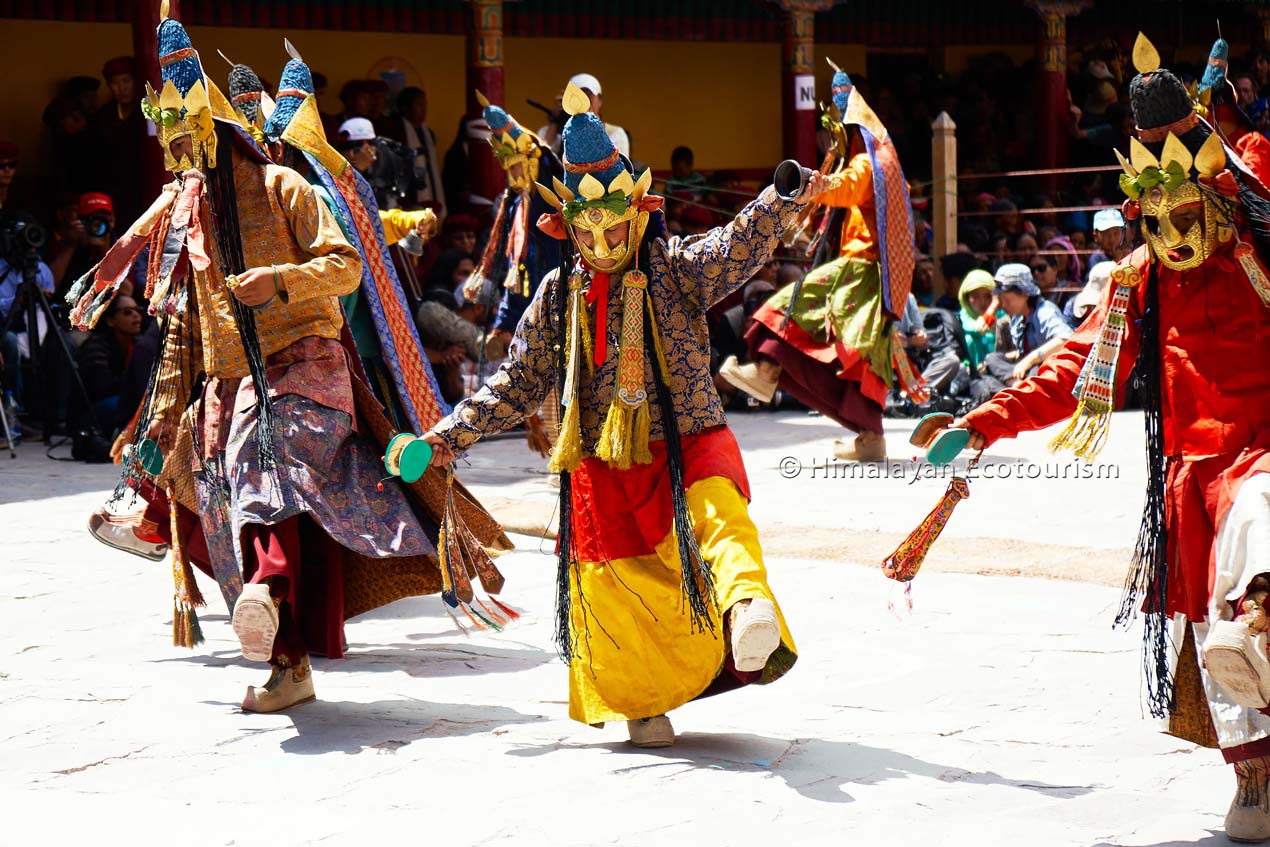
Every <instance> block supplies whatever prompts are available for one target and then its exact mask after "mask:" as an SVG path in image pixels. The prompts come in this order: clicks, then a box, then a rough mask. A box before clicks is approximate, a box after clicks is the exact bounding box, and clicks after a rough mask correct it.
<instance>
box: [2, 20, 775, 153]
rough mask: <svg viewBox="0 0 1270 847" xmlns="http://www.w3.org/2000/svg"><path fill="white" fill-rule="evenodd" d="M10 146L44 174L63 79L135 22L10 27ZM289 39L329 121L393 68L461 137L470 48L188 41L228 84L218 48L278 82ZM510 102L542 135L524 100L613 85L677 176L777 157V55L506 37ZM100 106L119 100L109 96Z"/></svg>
mask: <svg viewBox="0 0 1270 847" xmlns="http://www.w3.org/2000/svg"><path fill="white" fill-rule="evenodd" d="M0 26H2V27H3V29H4V32H5V42H6V49H5V50H3V51H0V79H3V80H4V82H5V85H4V86H3V87H0V138H6V139H11V140H13V141H15V142H17V143H18V144H20V145H21V147H22V167H23V168H24V169H27V171H28V173H30V172H32V171H35V172H39V171H42V170H44V167H43V162H42V161H41V159H40V148H41V139H42V137H43V133H44V128H43V125H42V124H41V122H40V114H41V112H42V111H43V109H44V106H45V104H47V103H48V101H49V100H50V99H51V98H52V97H53V96H54V94H55V93H56V91H57V87H58V84H59V82H60V81H61V80H64V79H65V78H67V77H70V76H74V75H91V76H96V75H97V74H98V73H99V72H100V69H101V66H102V64H103V63H104V62H105V61H106V60H107V59H109V58H111V57H112V56H117V55H121V54H127V53H130V52H131V49H132V40H131V30H130V28H129V27H128V26H127V25H125V24H91V23H63V22H56V21H20V20H5V21H3V22H0ZM284 35H285V36H288V37H290V38H291V39H292V40H293V42H294V43H295V45H296V47H297V48H298V49H299V50H300V51H301V53H302V54H303V55H304V59H305V61H306V62H308V64H309V65H310V67H312V68H313V69H315V70H319V71H321V72H322V73H324V74H326V76H327V78H328V79H329V80H330V81H331V87H330V90H329V91H328V92H327V93H326V96H325V98H324V99H323V101H322V106H323V109H324V110H325V111H329V112H336V111H339V109H340V103H339V100H338V98H337V96H336V95H337V94H338V93H339V87H340V85H342V84H343V82H344V81H345V80H347V79H351V78H362V77H365V76H367V75H368V74H369V73H370V72H371V70H372V69H373V68H375V67H376V66H377V65H379V63H381V62H382V61H384V60H390V59H396V60H397V63H398V65H399V67H401V69H402V70H405V71H406V73H407V78H408V80H409V81H410V82H411V83H414V84H418V83H420V82H421V83H422V84H423V85H424V87H425V88H426V89H427V90H428V95H429V104H430V105H429V109H430V112H429V123H430V124H431V125H432V127H433V129H434V130H435V132H436V133H437V138H438V142H439V145H440V146H441V148H442V149H443V150H444V149H445V148H447V147H448V146H449V143H450V140H451V139H452V138H453V137H454V132H455V128H456V126H457V123H458V119H459V116H460V115H461V114H462V110H463V98H464V91H463V86H464V64H465V62H464V39H463V38H462V37H461V36H453V35H445V36H433V35H415V34H393V33H343V32H332V31H322V30H305V31H298V32H289V31H285V30H277V29H229V28H221V27H191V29H190V36H191V38H192V39H193V41H194V44H195V46H196V47H197V48H198V49H199V51H200V53H201V55H202V56H203V59H204V61H205V62H206V63H207V66H208V67H209V69H210V70H211V72H212V74H213V76H214V78H215V79H216V80H217V81H218V82H219V83H220V84H221V85H222V86H223V85H224V79H225V76H226V73H227V71H228V67H227V66H226V65H225V63H224V62H223V61H221V59H220V58H219V57H217V56H216V49H217V48H219V49H221V50H224V51H225V53H226V55H228V56H229V57H230V58H232V59H233V60H234V61H237V62H245V63H247V64H249V65H251V66H252V67H254V68H255V69H256V71H257V72H258V73H260V74H261V76H262V77H264V78H266V79H267V80H268V81H269V82H270V83H272V84H275V85H276V84H277V81H278V78H279V76H280V75H281V72H282V66H283V64H285V60H286V54H285V53H284V51H283V49H282V38H283V36H284ZM504 48H505V54H506V56H505V59H506V71H505V74H506V84H507V100H508V104H509V105H510V106H511V109H512V111H513V113H514V114H516V115H517V116H518V117H519V118H520V119H521V120H523V121H525V122H526V123H530V124H533V125H534V126H535V127H536V126H537V125H538V124H539V123H540V120H539V118H540V113H538V112H537V111H536V110H534V109H532V108H530V107H529V106H528V105H526V104H525V102H524V101H525V98H526V97H533V98H534V99H537V100H540V101H543V102H550V101H551V100H552V99H553V98H554V97H555V94H556V92H557V91H558V90H559V89H560V88H561V87H562V86H563V85H564V82H565V81H566V80H567V79H568V78H569V77H570V76H572V75H573V74H574V73H577V72H579V71H587V72H590V73H593V74H595V75H596V76H597V77H599V79H600V80H601V81H602V82H603V84H604V87H605V91H604V94H605V101H606V107H605V113H606V114H605V116H606V117H607V118H608V119H609V120H610V121H612V122H615V123H620V124H622V125H624V126H625V127H626V128H627V130H628V131H629V132H630V134H631V136H632V138H633V145H634V149H633V152H634V153H635V155H636V156H637V157H638V158H640V159H642V160H644V161H646V162H647V163H648V164H650V165H652V166H654V167H668V166H669V163H670V151H671V150H672V149H673V148H674V147H675V146H676V145H679V144H687V145H689V146H691V147H692V148H693V149H694V150H695V151H696V154H697V164H698V166H699V167H703V168H738V167H756V166H765V165H767V164H770V163H772V162H775V161H778V160H779V159H780V152H781V151H780V143H781V142H780V138H781V133H780V45H778V44H752V43H743V44H724V43H688V42H651V41H613V40H591V41H582V40H567V39H508V40H507V41H506V42H505V44H504ZM101 94H102V95H103V96H102V100H103V102H104V101H105V99H107V97H108V95H107V94H106V92H105V88H104V87H103V88H102V90H101Z"/></svg>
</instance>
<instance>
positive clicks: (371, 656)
mask: <svg viewBox="0 0 1270 847" xmlns="http://www.w3.org/2000/svg"><path fill="white" fill-rule="evenodd" d="M555 660H556V654H555V653H553V652H548V651H546V650H539V649H537V648H534V647H526V648H524V649H516V648H511V647H493V646H490V645H488V644H476V643H458V644H429V645H427V646H424V645H420V644H404V643H397V644H375V645H360V644H352V645H350V646H349V652H348V653H345V654H344V658H342V659H322V658H320V657H317V656H315V657H314V658H313V669H314V670H315V671H317V672H318V674H319V676H318V679H319V683H318V684H319V685H321V682H320V679H321V675H322V674H328V673H386V672H393V671H400V672H401V673H404V674H406V675H408V676H411V677H414V678H416V679H438V678H444V677H451V676H466V675H468V674H503V673H518V672H520V671H526V670H530V669H531V668H536V667H538V666H539V665H545V664H547V663H548V662H553V661H555ZM154 661H155V662H156V663H160V664H162V663H167V662H184V663H189V664H196V665H204V666H206V667H214V668H223V667H229V666H232V665H239V664H242V665H244V666H248V667H259V668H262V669H264V670H266V671H267V669H265V668H264V665H263V664H261V663H256V662H247V661H246V660H245V659H243V658H242V654H241V653H240V652H239V651H238V650H235V649H228V650H216V651H213V652H210V653H193V654H188V655H184V656H171V657H167V658H163V659H155V660H154Z"/></svg>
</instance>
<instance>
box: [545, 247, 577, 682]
mask: <svg viewBox="0 0 1270 847" xmlns="http://www.w3.org/2000/svg"><path fill="white" fill-rule="evenodd" d="M572 272H573V249H572V246H571V243H570V242H568V241H566V242H565V244H564V247H563V248H562V249H561V251H560V270H559V272H558V275H557V277H556V286H555V300H554V302H553V303H552V306H553V307H554V310H555V320H556V345H555V353H556V384H557V385H559V386H560V387H561V388H563V387H564V379H565V372H566V370H567V361H568V352H569V350H568V338H569V275H570V274H571V273H572ZM565 399H567V398H565V397H564V392H563V391H561V400H562V401H563V400H565ZM560 417H561V418H564V407H563V404H562V405H561V409H560ZM559 511H560V526H559V529H558V530H557V533H556V556H557V563H556V632H555V642H556V650H557V651H558V652H559V654H560V658H561V659H564V661H565V663H566V664H568V663H570V662H572V661H573V656H574V653H575V649H574V648H575V647H576V646H577V634H576V633H574V632H573V626H572V620H573V608H572V606H573V603H572V598H571V582H572V581H573V579H574V576H575V574H576V570H577V567H576V564H575V563H574V561H573V483H572V480H571V479H570V475H569V472H568V471H561V472H560V510H559ZM578 591H579V592H581V591H582V583H581V582H580V581H579V582H578Z"/></svg>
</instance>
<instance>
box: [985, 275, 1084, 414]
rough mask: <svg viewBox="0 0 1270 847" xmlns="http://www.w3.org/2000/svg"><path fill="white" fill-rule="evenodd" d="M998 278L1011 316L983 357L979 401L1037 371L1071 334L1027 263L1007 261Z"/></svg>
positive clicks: (1003, 304)
mask: <svg viewBox="0 0 1270 847" xmlns="http://www.w3.org/2000/svg"><path fill="white" fill-rule="evenodd" d="M995 279H996V288H995V289H994V291H995V293H996V295H997V297H998V299H999V300H1000V303H1001V308H1002V309H1003V310H1005V313H1006V314H1007V315H1008V316H1009V318H1010V319H1009V322H1008V323H1005V331H1003V332H1001V331H999V332H998V335H997V349H996V350H994V351H993V352H992V353H989V354H988V355H987V357H986V358H985V359H984V363H985V367H984V371H985V379H983V380H981V381H980V383H979V384H978V385H977V386H976V389H977V390H976V401H977V402H982V401H983V400H986V399H987V398H988V397H990V396H991V395H992V394H993V393H995V392H996V391H998V390H999V389H1001V388H1004V387H1009V386H1011V385H1014V384H1015V383H1017V382H1018V381H1019V380H1021V379H1023V378H1025V377H1027V376H1028V375H1030V374H1032V373H1035V371H1036V369H1037V368H1039V367H1040V366H1041V363H1042V362H1044V361H1045V360H1046V359H1047V358H1049V357H1050V356H1051V355H1053V354H1054V353H1055V352H1057V351H1058V350H1059V349H1060V348H1061V347H1062V346H1063V344H1065V343H1066V342H1067V339H1068V338H1070V337H1071V335H1072V328H1071V327H1070V326H1069V325H1068V324H1067V321H1065V320H1063V314H1062V312H1060V311H1059V310H1058V307H1057V306H1055V305H1054V304H1053V303H1051V302H1050V301H1049V300H1046V299H1045V298H1044V297H1043V296H1042V295H1041V289H1040V288H1038V287H1037V285H1036V281H1035V280H1033V279H1032V272H1031V270H1030V269H1029V268H1028V267H1027V266H1026V265H1020V264H1009V265H1004V266H1002V267H1001V269H1000V270H998V271H997V273H996V277H995ZM988 376H991V377H992V379H987V378H986V377H988Z"/></svg>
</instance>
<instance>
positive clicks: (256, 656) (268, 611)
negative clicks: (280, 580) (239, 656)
mask: <svg viewBox="0 0 1270 847" xmlns="http://www.w3.org/2000/svg"><path fill="white" fill-rule="evenodd" d="M278 603H279V601H277V600H275V599H274V598H273V597H271V596H270V595H269V586H268V585H265V584H264V583H262V582H253V583H248V584H247V585H244V586H243V593H242V594H240V595H238V602H237V603H235V604H234V617H233V622H232V625H233V627H234V635H237V636H238V643H239V644H241V645H242V648H243V658H244V659H247V660H249V661H252V662H267V661H269V659H270V657H271V656H273V640H274V638H276V637H277V635H278Z"/></svg>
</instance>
